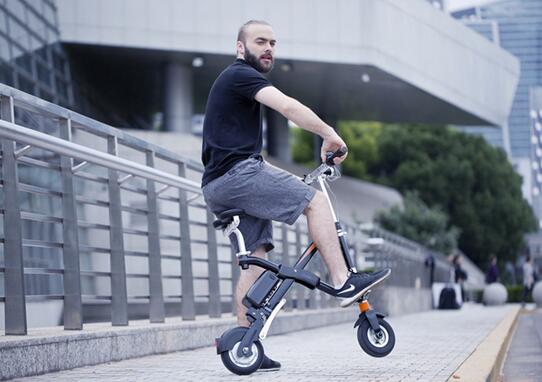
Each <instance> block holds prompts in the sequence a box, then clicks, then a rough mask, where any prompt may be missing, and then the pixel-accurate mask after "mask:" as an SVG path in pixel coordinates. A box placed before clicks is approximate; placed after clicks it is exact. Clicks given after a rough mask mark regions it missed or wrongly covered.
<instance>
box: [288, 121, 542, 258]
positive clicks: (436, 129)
mask: <svg viewBox="0 0 542 382" xmlns="http://www.w3.org/2000/svg"><path fill="white" fill-rule="evenodd" d="M339 132H340V134H341V136H342V137H343V138H344V139H345V141H346V143H347V145H348V147H349V152H350V154H349V157H348V159H347V160H346V161H345V162H343V171H344V173H345V174H347V175H350V176H354V177H357V178H360V179H364V180H369V181H372V182H376V183H380V184H384V185H388V186H390V187H393V188H395V189H397V190H398V191H400V192H401V193H403V194H406V192H408V191H417V192H418V195H419V198H420V199H421V200H422V201H423V202H424V203H425V204H426V205H427V206H428V208H430V209H433V208H437V209H440V211H442V212H443V213H445V214H446V215H447V216H448V217H449V220H448V229H450V228H451V227H457V228H458V229H459V230H460V235H459V237H458V247H459V249H460V250H462V251H463V252H464V253H466V254H467V255H468V256H469V257H470V258H471V259H472V260H473V261H475V262H476V263H477V264H478V265H479V266H481V267H484V266H485V264H486V263H487V261H488V260H489V256H490V255H491V254H492V253H493V254H496V255H497V256H498V258H499V261H501V262H503V261H506V260H512V261H513V260H515V258H516V256H517V254H518V253H519V252H520V251H521V250H522V249H523V245H524V241H523V240H524V239H523V238H524V235H525V234H526V233H527V232H529V231H532V230H535V229H536V228H537V223H536V219H535V218H534V215H533V212H532V210H531V208H530V206H529V204H528V203H527V202H526V201H525V200H524V199H523V196H522V193H521V178H520V176H519V175H518V174H517V173H516V172H515V171H514V169H513V168H512V166H511V164H510V163H509V161H508V159H507V157H506V154H505V153H504V151H502V150H501V149H497V148H494V147H492V146H490V145H489V144H487V143H486V142H485V141H484V140H483V139H482V138H480V137H476V136H474V135H468V134H465V133H461V132H458V131H455V130H453V129H451V128H448V127H446V126H427V125H414V124H411V125H396V124H395V125H394V124H381V123H378V122H341V123H339ZM306 134H307V137H306V138H304V139H305V141H304V142H305V144H306V145H309V146H308V147H312V139H310V141H309V140H308V137H310V133H306ZM295 147H296V145H294V148H295ZM311 152H312V151H311ZM310 155H312V154H310ZM295 158H296V155H295V150H294V160H295ZM309 160H312V157H310V158H309Z"/></svg>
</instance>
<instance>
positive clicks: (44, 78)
mask: <svg viewBox="0 0 542 382" xmlns="http://www.w3.org/2000/svg"><path fill="white" fill-rule="evenodd" d="M36 69H37V72H38V80H39V81H40V82H43V83H44V84H46V85H47V86H49V87H51V86H52V84H51V75H50V73H51V71H50V70H49V68H48V67H47V66H46V65H42V64H41V63H39V62H36Z"/></svg>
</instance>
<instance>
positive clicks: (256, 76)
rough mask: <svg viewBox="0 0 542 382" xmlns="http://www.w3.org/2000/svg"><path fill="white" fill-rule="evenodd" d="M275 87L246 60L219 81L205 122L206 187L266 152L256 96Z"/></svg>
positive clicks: (204, 183) (239, 61)
mask: <svg viewBox="0 0 542 382" xmlns="http://www.w3.org/2000/svg"><path fill="white" fill-rule="evenodd" d="M266 86H271V83H270V82H269V81H268V80H267V79H266V78H265V77H264V76H262V75H261V74H260V73H259V72H258V71H257V70H256V69H254V68H253V67H252V66H250V65H249V64H247V63H246V62H245V61H244V60H241V59H237V60H236V61H235V62H234V63H233V64H231V65H230V66H228V67H227V68H226V69H225V70H224V71H223V72H222V73H221V74H220V75H219V76H218V78H217V79H216V81H215V83H214V84H213V86H212V88H211V91H210V93H209V98H208V99H207V107H206V110H205V121H204V122H203V150H202V155H201V160H202V162H203V165H204V166H205V171H204V173H203V179H202V187H203V186H205V185H206V184H207V183H209V182H210V181H211V180H213V179H216V178H218V177H220V176H222V175H224V174H225V173H226V172H227V171H228V170H229V169H230V168H232V167H233V165H234V164H236V163H237V162H239V161H242V160H244V159H247V158H248V157H249V156H250V155H252V154H259V153H260V151H261V149H262V138H263V137H262V134H263V133H262V121H261V112H260V103H259V102H257V101H256V100H255V99H254V96H255V95H256V93H257V92H258V91H259V90H260V89H262V88H264V87H266Z"/></svg>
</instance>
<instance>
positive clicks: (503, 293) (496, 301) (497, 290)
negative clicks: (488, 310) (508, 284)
mask: <svg viewBox="0 0 542 382" xmlns="http://www.w3.org/2000/svg"><path fill="white" fill-rule="evenodd" d="M507 299H508V292H507V290H506V288H505V287H504V285H502V284H501V283H491V284H489V285H486V287H485V288H484V296H483V301H484V304H485V305H503V304H504V303H505V302H506V300H507Z"/></svg>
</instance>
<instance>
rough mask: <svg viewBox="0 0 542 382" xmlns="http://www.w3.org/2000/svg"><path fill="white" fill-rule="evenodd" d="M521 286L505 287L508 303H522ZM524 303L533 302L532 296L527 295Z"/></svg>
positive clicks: (530, 294)
mask: <svg viewBox="0 0 542 382" xmlns="http://www.w3.org/2000/svg"><path fill="white" fill-rule="evenodd" d="M523 288H524V287H523V285H507V286H506V290H507V291H508V300H507V301H508V302H522V299H523ZM525 302H533V294H532V293H529V296H528V297H527V300H526V301H525Z"/></svg>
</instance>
